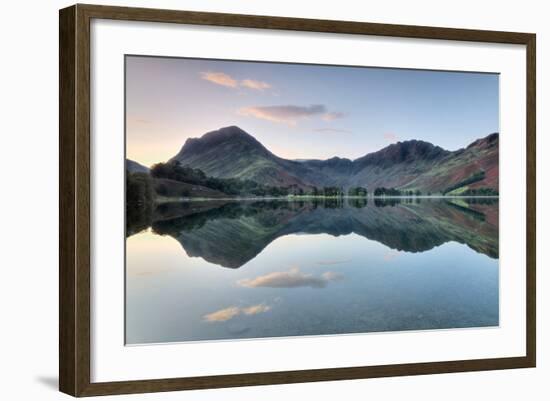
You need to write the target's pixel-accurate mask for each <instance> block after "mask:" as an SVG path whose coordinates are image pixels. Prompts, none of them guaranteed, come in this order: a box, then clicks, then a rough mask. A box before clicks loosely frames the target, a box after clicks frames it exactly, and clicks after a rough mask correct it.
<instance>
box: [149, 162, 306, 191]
mask: <svg viewBox="0 0 550 401" xmlns="http://www.w3.org/2000/svg"><path fill="white" fill-rule="evenodd" d="M151 175H152V176H153V177H155V178H167V179H170V180H174V181H179V182H184V183H188V184H194V185H201V186H203V187H206V188H210V189H214V190H217V191H220V192H223V193H225V194H227V195H233V196H239V195H254V196H286V195H288V194H289V193H290V192H289V188H282V187H272V186H267V185H261V184H258V183H257V182H255V181H252V180H239V179H236V178H215V177H209V176H207V175H206V174H205V173H204V172H203V171H202V170H200V169H196V168H191V167H189V166H183V165H182V164H181V163H180V162H178V161H172V162H168V163H157V164H155V165H154V166H153V167H152V168H151ZM295 190H296V191H297V193H299V191H300V190H301V189H297V188H295Z"/></svg>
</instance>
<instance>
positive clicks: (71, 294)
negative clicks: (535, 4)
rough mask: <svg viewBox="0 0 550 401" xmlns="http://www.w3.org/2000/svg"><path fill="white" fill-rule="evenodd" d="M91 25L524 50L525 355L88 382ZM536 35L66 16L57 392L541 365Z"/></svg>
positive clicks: (117, 12)
mask: <svg viewBox="0 0 550 401" xmlns="http://www.w3.org/2000/svg"><path fill="white" fill-rule="evenodd" d="M92 18H99V19H111V20H125V21H145V22H165V23H180V24H193V25H210V26H226V27H241V28H260V29H279V30H292V31H309V32H328V33H343V34H357V35H374V36H392V37H402V38H417V39H418V38H419V39H439V40H457V41H472V42H486V43H509V44H519V45H525V46H526V55H527V57H526V68H527V70H526V71H527V85H526V87H527V93H526V95H527V120H526V132H527V135H526V141H527V194H526V197H527V227H526V230H527V231H526V232H527V243H526V249H527V260H526V286H527V288H526V327H525V330H526V350H527V352H526V355H525V356H523V357H513V358H491V359H475V360H463V361H441V362H429V363H408V364H394V365H380V366H364V367H349V368H330V369H312V370H296V371H284V372H265V373H246V374H231V375H219V376H201V377H181V378H169V379H155V380H135V381H119V382H99V383H91V382H90V356H91V355H90V296H91V293H90V173H91V172H90V22H91V20H92ZM535 132H536V35H535V34H532V33H517V32H498V31H485V30H469V29H454V28H437V27H425V26H408V25H393V24H377V23H365V22H353V21H331V20H314V19H303V18H285V17H269V16H256V15H240V14H222V13H205V12H195V11H176V10H160V9H145V8H129V7H114V6H98V5H88V4H76V5H74V6H71V7H67V8H64V9H62V10H60V11H59V390H60V391H62V392H64V393H67V394H69V395H73V396H77V397H81V396H95V395H109V394H129V393H146V392H160V391H175V390H191V389H206V388H221V387H237V386H254V385H268V384H282V383H300V382H316V381H325V380H349V379H365V378H374V377H391V376H406V375H422V374H434V373H450V372H468V371H481V370H496V369H512V368H528V367H535V366H536V264H535V254H536V149H535V146H536V133H535Z"/></svg>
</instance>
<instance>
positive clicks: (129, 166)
mask: <svg viewBox="0 0 550 401" xmlns="http://www.w3.org/2000/svg"><path fill="white" fill-rule="evenodd" d="M126 170H128V171H129V172H130V173H149V169H148V168H147V167H145V166H144V165H142V164H139V163H138V162H135V161H133V160H130V159H126Z"/></svg>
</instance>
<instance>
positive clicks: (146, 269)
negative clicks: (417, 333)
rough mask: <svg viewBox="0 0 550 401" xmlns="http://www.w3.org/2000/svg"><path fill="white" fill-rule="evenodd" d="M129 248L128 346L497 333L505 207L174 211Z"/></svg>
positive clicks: (428, 203) (206, 204)
mask: <svg viewBox="0 0 550 401" xmlns="http://www.w3.org/2000/svg"><path fill="white" fill-rule="evenodd" d="M126 242H127V244H126V246H127V256H126V257H127V260H126V343H127V344H146V343H163V342H179V341H196V340H222V339H241V338H261V337H278V336H302V335H326V334H344V333H366V332H381V331H401V330H423V329H450V328H466V327H488V326H498V324H499V265H498V249H499V248H498V200H497V199H481V198H477V199H465V198H457V199H386V200H382V199H368V201H367V200H366V199H343V200H338V201H337V200H334V199H332V200H329V199H327V200H315V201H286V200H271V201H267V200H266V201H240V202H235V201H222V200H220V201H194V202H184V203H178V204H166V205H162V207H160V208H159V209H157V210H156V211H155V215H154V219H153V222H152V225H151V227H149V228H146V229H145V230H142V231H141V232H138V233H135V234H133V235H131V236H129V237H128V238H127V241H126Z"/></svg>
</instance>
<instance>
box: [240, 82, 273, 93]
mask: <svg viewBox="0 0 550 401" xmlns="http://www.w3.org/2000/svg"><path fill="white" fill-rule="evenodd" d="M241 86H244V87H247V88H249V89H255V90H260V91H263V90H264V89H269V88H271V85H270V84H268V83H267V82H263V81H255V80H253V79H243V80H242V81H241Z"/></svg>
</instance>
